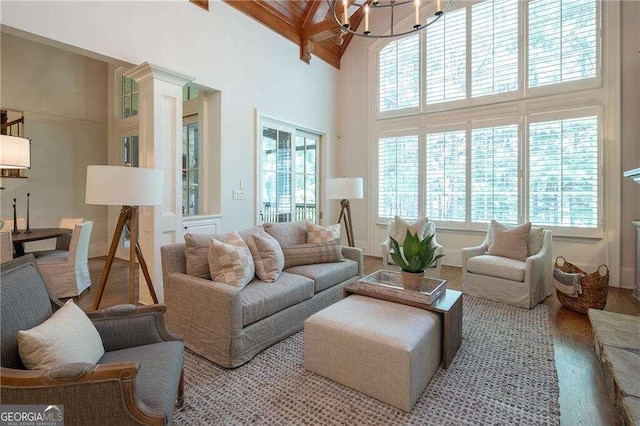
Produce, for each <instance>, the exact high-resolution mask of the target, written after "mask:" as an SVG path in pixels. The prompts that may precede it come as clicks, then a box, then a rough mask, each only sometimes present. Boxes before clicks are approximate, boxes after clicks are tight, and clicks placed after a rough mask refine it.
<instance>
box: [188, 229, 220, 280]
mask: <svg viewBox="0 0 640 426" xmlns="http://www.w3.org/2000/svg"><path fill="white" fill-rule="evenodd" d="M211 241H213V235H206V234H185V236H184V242H185V249H184V253H185V256H186V273H187V275H191V276H192V277H198V278H204V279H207V280H210V279H211V272H209V247H211Z"/></svg>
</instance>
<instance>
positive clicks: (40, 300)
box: [0, 255, 184, 425]
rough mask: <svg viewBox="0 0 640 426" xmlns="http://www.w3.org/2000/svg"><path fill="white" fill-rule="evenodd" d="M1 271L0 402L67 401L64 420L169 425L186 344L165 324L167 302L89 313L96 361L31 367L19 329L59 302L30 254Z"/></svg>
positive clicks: (40, 319) (179, 389) (38, 319)
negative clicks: (97, 346)
mask: <svg viewBox="0 0 640 426" xmlns="http://www.w3.org/2000/svg"><path fill="white" fill-rule="evenodd" d="M0 269H1V271H2V272H1V275H2V276H1V280H2V285H1V286H0V290H1V294H0V303H1V308H0V314H1V320H0V324H1V327H2V334H1V340H2V357H1V360H2V369H1V373H0V381H1V389H0V402H1V403H2V404H38V405H49V404H62V405H64V416H65V422H64V423H65V424H66V425H91V424H100V425H140V424H146V425H164V424H171V417H172V415H173V407H174V405H175V403H176V397H177V398H178V405H180V404H181V403H182V395H183V393H182V390H183V375H182V364H183V354H184V346H183V344H182V342H181V341H180V338H178V337H176V336H175V335H173V334H171V333H169V332H168V331H167V329H166V328H165V326H164V321H163V313H164V311H165V309H166V308H165V306H163V305H151V306H144V307H135V306H133V305H120V306H115V307H113V308H109V309H105V310H102V311H95V312H87V315H88V317H89V319H90V320H91V321H92V322H93V324H94V326H95V327H96V329H97V330H98V333H99V334H100V337H101V338H102V344H103V345H104V349H105V354H104V356H103V357H102V359H100V361H98V363H97V364H90V363H84V362H75V363H68V364H61V365H58V366H55V367H53V368H51V369H48V370H26V369H25V368H24V365H23V364H22V360H21V358H20V355H19V352H18V339H17V334H18V331H19V330H28V329H31V328H33V327H35V326H37V325H39V324H41V323H43V322H44V321H45V320H47V319H48V318H49V317H50V316H51V315H52V314H53V313H54V312H55V311H56V310H58V309H59V308H60V307H62V303H61V302H60V301H59V300H58V299H56V298H55V297H53V296H52V295H51V294H50V293H49V292H48V290H47V288H46V286H45V285H44V282H43V280H42V277H41V275H40V272H39V270H38V266H37V264H36V262H35V259H34V257H33V255H28V256H23V257H21V258H18V259H16V260H13V261H10V262H7V263H3V264H2V265H1V266H0Z"/></svg>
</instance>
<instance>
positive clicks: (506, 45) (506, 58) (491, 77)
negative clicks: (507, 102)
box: [471, 0, 520, 98]
mask: <svg viewBox="0 0 640 426" xmlns="http://www.w3.org/2000/svg"><path fill="white" fill-rule="evenodd" d="M518 3H519V2H517V1H513V0H491V1H484V2H482V3H478V4H475V5H473V6H472V7H471V96H472V97H474V98H475V97H479V96H486V95H494V94H499V93H506V92H513V91H516V90H518V78H519V72H518V57H519V45H520V40H519V38H518V33H519V30H518Z"/></svg>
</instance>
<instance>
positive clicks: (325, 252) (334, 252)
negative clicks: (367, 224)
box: [282, 240, 344, 269]
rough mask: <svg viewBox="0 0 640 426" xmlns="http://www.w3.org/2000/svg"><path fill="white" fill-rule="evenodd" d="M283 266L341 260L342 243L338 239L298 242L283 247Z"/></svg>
mask: <svg viewBox="0 0 640 426" xmlns="http://www.w3.org/2000/svg"><path fill="white" fill-rule="evenodd" d="M282 253H284V268H285V269H287V268H291V267H292V266H299V265H312V264H315V263H331V262H342V261H343V260H344V257H343V256H342V245H341V244H340V240H333V241H327V242H326V243H316V244H300V245H298V246H293V247H283V248H282Z"/></svg>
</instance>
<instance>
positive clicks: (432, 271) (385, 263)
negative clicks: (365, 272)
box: [382, 219, 444, 278]
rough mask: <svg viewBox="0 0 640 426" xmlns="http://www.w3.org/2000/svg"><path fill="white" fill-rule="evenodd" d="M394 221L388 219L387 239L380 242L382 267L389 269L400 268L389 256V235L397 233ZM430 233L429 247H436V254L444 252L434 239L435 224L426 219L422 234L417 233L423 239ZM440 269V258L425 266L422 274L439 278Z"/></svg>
mask: <svg viewBox="0 0 640 426" xmlns="http://www.w3.org/2000/svg"><path fill="white" fill-rule="evenodd" d="M397 233H398V232H397V229H396V222H395V220H393V219H392V220H390V221H389V223H388V224H387V239H386V240H385V241H384V242H383V243H382V269H387V270H389V269H391V270H396V269H397V270H400V267H399V266H397V265H396V264H395V262H394V261H393V259H392V258H391V255H390V252H391V238H390V236H395V235H396V234H397ZM431 234H434V235H433V239H432V240H431V247H435V248H436V254H444V248H443V247H442V246H441V245H440V244H438V241H437V239H436V235H435V234H436V224H435V223H433V222H431V221H428V222H427V226H426V228H425V231H424V234H422V235H418V237H420V239H423V238H425V237H427V236H429V235H431ZM441 270H442V262H441V259H438V260H436V263H435V264H434V265H433V266H431V267H429V268H427V269H426V270H425V271H424V275H425V276H428V277H432V278H440V272H441Z"/></svg>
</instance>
